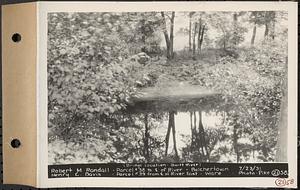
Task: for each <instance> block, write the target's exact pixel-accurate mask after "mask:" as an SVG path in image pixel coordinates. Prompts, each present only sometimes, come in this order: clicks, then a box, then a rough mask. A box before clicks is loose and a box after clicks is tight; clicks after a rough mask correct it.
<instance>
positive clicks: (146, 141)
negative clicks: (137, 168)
mask: <svg viewBox="0 0 300 190" xmlns="http://www.w3.org/2000/svg"><path fill="white" fill-rule="evenodd" d="M144 123H145V142H144V149H145V150H144V152H145V153H144V155H145V158H146V160H147V162H150V155H149V137H150V135H149V126H148V114H147V113H146V114H145V118H144Z"/></svg>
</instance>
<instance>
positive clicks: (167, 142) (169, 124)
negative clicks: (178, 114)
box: [165, 113, 172, 156]
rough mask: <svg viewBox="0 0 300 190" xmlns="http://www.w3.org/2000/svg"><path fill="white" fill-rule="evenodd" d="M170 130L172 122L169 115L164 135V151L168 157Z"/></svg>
mask: <svg viewBox="0 0 300 190" xmlns="http://www.w3.org/2000/svg"><path fill="white" fill-rule="evenodd" d="M171 128H172V121H171V117H170V113H169V123H168V130H167V134H166V149H165V156H167V155H168V149H169V139H170V133H171Z"/></svg>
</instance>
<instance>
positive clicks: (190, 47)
mask: <svg viewBox="0 0 300 190" xmlns="http://www.w3.org/2000/svg"><path fill="white" fill-rule="evenodd" d="M189 51H192V13H189Z"/></svg>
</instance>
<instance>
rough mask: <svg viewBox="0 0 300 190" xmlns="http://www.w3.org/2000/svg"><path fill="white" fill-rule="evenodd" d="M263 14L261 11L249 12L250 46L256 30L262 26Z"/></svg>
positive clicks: (253, 40) (252, 43)
mask: <svg viewBox="0 0 300 190" xmlns="http://www.w3.org/2000/svg"><path fill="white" fill-rule="evenodd" d="M264 17H265V13H264V12H263V11H251V12H250V15H249V22H250V23H253V30H252V37H251V45H254V42H255V37H256V28H257V27H258V26H262V25H263V24H264Z"/></svg>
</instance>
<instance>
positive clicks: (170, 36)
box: [161, 11, 175, 60]
mask: <svg viewBox="0 0 300 190" xmlns="http://www.w3.org/2000/svg"><path fill="white" fill-rule="evenodd" d="M161 16H162V22H163V24H162V27H163V28H162V29H163V33H164V36H165V41H166V46H167V58H168V59H169V60H170V59H173V58H174V50H173V46H174V19H175V12H174V11H172V12H171V16H170V15H168V14H167V13H165V12H161ZM166 17H167V18H168V20H169V22H170V33H168V30H167V18H166Z"/></svg>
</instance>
